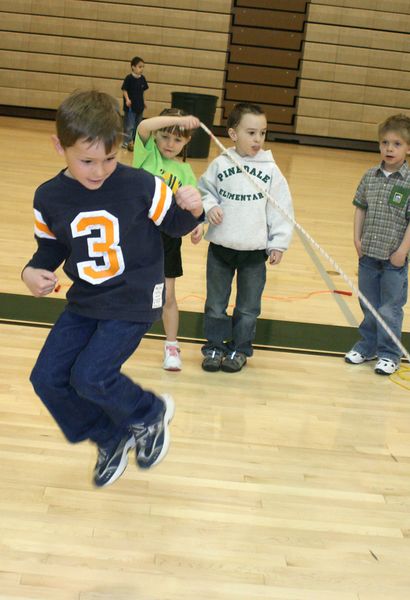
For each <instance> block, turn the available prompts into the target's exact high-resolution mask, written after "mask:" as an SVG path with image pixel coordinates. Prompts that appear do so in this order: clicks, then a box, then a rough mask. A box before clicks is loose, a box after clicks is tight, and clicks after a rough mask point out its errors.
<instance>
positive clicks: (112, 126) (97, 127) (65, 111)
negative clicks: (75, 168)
mask: <svg viewBox="0 0 410 600" xmlns="http://www.w3.org/2000/svg"><path fill="white" fill-rule="evenodd" d="M56 128H57V137H58V139H59V140H60V144H61V146H62V147H63V148H69V147H70V146H73V145H74V144H75V143H76V141H77V140H80V139H81V140H85V141H86V142H90V144H93V143H95V142H103V144H104V146H105V151H106V152H107V154H108V153H109V152H111V150H112V149H113V148H114V147H116V146H118V145H119V144H120V143H121V138H122V119H121V115H120V111H119V106H118V102H117V100H116V99H115V98H113V97H112V96H110V95H109V94H106V93H105V92H98V91H96V90H89V91H78V90H77V91H75V92H73V93H72V94H70V96H68V97H67V98H66V99H65V100H63V102H62V103H61V104H60V106H59V108H58V110H57V116H56Z"/></svg>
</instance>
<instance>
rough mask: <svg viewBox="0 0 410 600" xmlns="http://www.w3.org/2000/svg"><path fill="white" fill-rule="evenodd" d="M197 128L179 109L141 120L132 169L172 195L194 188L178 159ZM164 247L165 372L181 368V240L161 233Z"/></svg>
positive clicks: (195, 237)
mask: <svg viewBox="0 0 410 600" xmlns="http://www.w3.org/2000/svg"><path fill="white" fill-rule="evenodd" d="M196 127H199V120H198V119H197V118H196V117H193V116H191V115H187V114H186V113H185V112H184V111H182V110H180V109H179V108H167V109H165V110H163V111H162V113H161V114H160V115H159V116H158V117H153V118H151V119H144V121H141V123H140V124H139V126H138V129H137V135H136V138H135V148H134V160H133V166H134V167H137V168H139V167H141V168H143V169H145V170H146V171H149V172H150V173H152V174H153V175H158V176H159V177H161V178H162V179H163V180H164V181H165V183H166V184H167V185H168V186H169V187H170V188H171V189H172V191H173V192H174V193H175V192H176V191H177V190H178V189H179V188H180V186H184V185H193V186H196V178H195V175H194V173H193V171H192V168H191V166H190V165H189V164H188V163H187V162H182V161H181V160H179V159H178V156H179V155H180V154H181V152H183V150H184V149H185V147H186V144H188V142H189V140H190V139H191V133H192V130H193V129H195V128H196ZM202 230H203V228H202V225H199V226H198V227H196V228H195V229H194V231H193V232H192V233H191V241H192V243H194V244H197V243H198V242H199V241H200V240H201V238H202ZM161 237H162V241H163V244H164V260H165V291H166V300H165V305H164V309H163V312H162V322H163V324H164V330H165V335H166V340H165V347H164V362H163V367H164V369H165V370H167V371H180V370H181V368H182V361H181V354H180V348H179V345H178V341H177V335H178V326H179V312H178V304H177V300H176V296H175V279H176V278H177V277H181V276H182V274H183V271H182V257H181V244H182V240H181V238H174V237H170V236H169V235H168V234H167V233H166V232H162V233H161Z"/></svg>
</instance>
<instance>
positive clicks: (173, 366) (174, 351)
mask: <svg viewBox="0 0 410 600" xmlns="http://www.w3.org/2000/svg"><path fill="white" fill-rule="evenodd" d="M180 355H181V350H180V349H179V347H178V346H173V345H170V344H165V348H164V364H163V367H164V369H165V370H166V371H180V370H181V369H182V360H181V356H180Z"/></svg>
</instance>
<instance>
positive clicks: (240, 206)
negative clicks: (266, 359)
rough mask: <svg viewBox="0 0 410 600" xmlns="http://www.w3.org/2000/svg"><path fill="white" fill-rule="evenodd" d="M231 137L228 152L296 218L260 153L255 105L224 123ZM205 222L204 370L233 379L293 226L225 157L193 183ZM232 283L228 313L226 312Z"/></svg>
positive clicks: (268, 156) (279, 178) (262, 121)
mask: <svg viewBox="0 0 410 600" xmlns="http://www.w3.org/2000/svg"><path fill="white" fill-rule="evenodd" d="M227 126H228V134H229V137H230V138H231V140H232V141H233V142H234V143H235V148H234V149H230V151H229V153H230V154H232V156H233V157H234V158H235V159H236V161H237V162H238V163H240V164H241V165H242V167H243V169H244V170H245V171H246V172H247V173H249V175H250V176H251V177H252V178H254V179H255V181H256V182H257V183H259V186H262V187H263V188H264V189H265V190H266V192H267V193H269V194H270V195H271V196H272V197H273V198H274V200H275V201H276V202H277V203H278V204H279V206H280V207H281V208H283V209H284V211H285V212H286V213H287V214H289V215H290V216H291V217H293V208H292V199H291V195H290V192H289V188H288V184H287V182H286V179H285V178H284V176H283V175H282V173H281V171H280V170H279V168H278V166H277V165H276V163H275V161H274V159H273V157H272V153H271V152H270V150H269V151H264V150H263V144H264V141H265V136H266V128H267V120H266V116H265V114H264V112H263V110H262V108H261V107H260V106H258V105H256V104H249V103H240V104H237V105H236V106H235V107H234V109H233V111H232V113H231V114H230V115H229V117H228V122H227ZM198 187H199V190H200V192H201V195H202V201H203V206H204V210H205V213H206V218H207V221H208V223H209V227H208V231H207V233H206V235H205V239H207V240H208V241H209V242H210V244H209V248H208V257H207V274H206V278H207V298H206V303H205V317H204V334H205V338H206V340H207V342H206V344H205V345H204V346H203V347H202V354H203V355H204V359H203V361H202V368H203V369H204V370H205V371H219V370H220V369H222V370H223V371H226V372H229V373H234V372H237V371H240V370H241V369H242V367H243V366H244V365H245V364H246V360H247V357H249V356H252V354H253V349H252V341H253V340H254V338H255V332H256V321H257V318H258V316H259V314H260V311H261V297H262V292H263V289H264V287H265V283H266V264H265V263H266V260H267V259H268V258H269V263H270V264H272V265H277V264H279V263H280V261H281V259H282V254H283V252H284V251H285V250H286V249H287V248H288V246H289V243H290V240H291V237H292V230H293V225H292V223H291V222H290V221H288V220H287V219H286V218H285V217H284V216H282V214H281V213H280V212H279V211H278V210H277V209H275V207H274V206H272V204H271V203H269V201H268V199H267V196H266V195H265V194H263V193H262V192H261V191H259V189H258V188H257V187H255V185H253V183H252V181H250V180H249V178H248V177H247V176H246V175H245V174H244V173H243V172H242V171H241V170H240V169H239V167H238V166H236V165H235V164H234V163H233V162H232V160H231V159H230V158H229V156H227V154H226V153H223V154H221V155H220V156H219V157H218V158H216V159H215V160H214V161H213V162H212V163H211V164H210V165H209V167H208V169H207V170H206V172H205V173H204V174H203V175H202V177H201V178H200V180H199V184H198ZM235 273H236V277H237V280H236V282H237V294H236V302H235V307H234V310H233V315H232V316H229V315H227V313H226V309H227V306H228V302H229V297H230V293H231V287H232V281H233V278H234V276H235Z"/></svg>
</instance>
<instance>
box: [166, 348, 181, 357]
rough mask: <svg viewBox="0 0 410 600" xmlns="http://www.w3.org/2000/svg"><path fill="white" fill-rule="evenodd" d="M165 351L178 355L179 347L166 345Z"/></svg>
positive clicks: (171, 354)
mask: <svg viewBox="0 0 410 600" xmlns="http://www.w3.org/2000/svg"><path fill="white" fill-rule="evenodd" d="M166 352H167V354H169V355H170V356H175V357H177V356H179V348H178V346H166Z"/></svg>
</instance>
